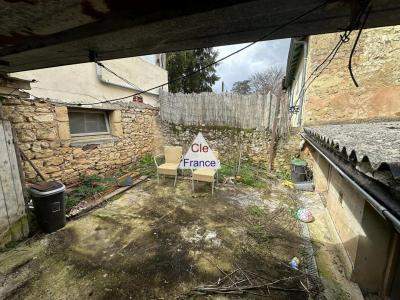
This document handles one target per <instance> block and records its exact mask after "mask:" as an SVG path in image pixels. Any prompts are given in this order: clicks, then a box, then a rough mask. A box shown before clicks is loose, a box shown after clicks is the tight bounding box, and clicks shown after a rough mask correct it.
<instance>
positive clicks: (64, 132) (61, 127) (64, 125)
mask: <svg viewBox="0 0 400 300" xmlns="http://www.w3.org/2000/svg"><path fill="white" fill-rule="evenodd" d="M58 137H59V138H60V140H62V141H66V140H70V139H71V132H70V129H69V123H68V122H58Z"/></svg>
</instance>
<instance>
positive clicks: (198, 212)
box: [0, 180, 308, 299]
mask: <svg viewBox="0 0 400 300" xmlns="http://www.w3.org/2000/svg"><path fill="white" fill-rule="evenodd" d="M197 190H199V192H197V193H195V194H192V192H191V185H190V182H189V181H180V182H179V181H178V185H177V187H176V188H174V187H173V186H172V182H171V181H165V182H163V183H162V184H161V185H157V184H156V182H155V181H153V180H149V181H146V182H143V183H142V184H140V185H138V186H137V187H134V188H133V189H131V190H129V191H127V192H126V193H125V194H123V195H122V196H121V197H119V198H118V199H115V200H114V201H113V202H110V203H109V204H107V205H106V206H105V207H103V208H99V209H97V210H94V211H92V212H91V213H89V214H87V215H85V216H84V217H82V218H80V219H78V220H74V221H71V222H69V223H68V224H67V226H66V227H65V228H64V229H62V230H59V231H58V232H56V233H53V234H50V235H47V236H43V237H42V238H40V239H39V240H37V241H35V242H34V243H32V244H31V245H30V246H29V247H31V248H32V249H34V248H37V249H38V250H37V251H36V252H35V253H36V254H35V256H34V257H35V259H33V258H32V259H27V260H26V262H24V263H22V264H21V262H20V260H19V258H18V257H19V252H18V251H19V248H17V249H15V251H12V252H10V253H8V254H7V255H4V254H3V255H1V256H0V265H1V266H3V265H4V264H7V265H8V266H9V267H7V268H6V269H4V270H3V269H2V270H1V276H2V277H1V278H2V283H3V289H2V290H0V291H1V293H0V299H4V298H7V299H39V298H40V299H89V298H90V299H176V298H177V297H181V298H182V297H184V298H186V296H187V294H186V293H187V292H188V291H190V290H191V289H192V288H193V287H196V286H199V285H204V284H210V283H212V282H215V281H217V280H218V279H221V278H222V277H224V274H223V273H222V272H226V273H229V272H231V271H232V270H234V269H235V268H237V266H238V265H239V266H240V267H241V268H242V269H245V270H249V271H252V272H255V273H257V274H262V275H259V276H262V278H263V279H262V280H266V281H274V280H278V279H282V278H287V277H290V278H291V279H289V280H287V281H285V283H284V285H283V286H284V287H286V288H288V287H289V288H296V289H302V285H301V283H300V278H299V277H298V276H300V277H301V276H304V275H303V274H302V273H301V272H299V271H296V270H292V269H290V268H289V267H288V262H289V261H290V260H291V259H292V257H294V256H297V257H299V258H300V266H302V264H303V261H302V252H303V248H304V247H303V240H302V238H301V237H300V227H299V223H298V221H297V220H296V219H295V218H293V216H292V214H291V209H295V208H296V207H297V200H296V197H295V196H294V193H293V191H291V190H287V189H286V188H283V187H282V186H281V183H280V182H275V183H271V186H270V187H268V188H265V189H254V188H249V187H244V186H222V187H219V188H218V189H217V190H216V193H215V194H214V196H213V197H212V196H211V194H210V187H209V186H208V185H201V184H199V185H198V186H197ZM38 245H40V247H39V246H38ZM29 249H30V248H29ZM29 249H28V250H29ZM292 276H294V277H292ZM303 282H306V281H303ZM246 296H247V295H243V297H242V298H246ZM269 297H271V298H272V299H288V298H290V299H306V298H307V297H308V295H307V293H304V292H301V291H300V292H299V291H296V292H293V291H292V292H290V291H272V290H271V291H270V295H269ZM247 298H248V299H257V296H256V295H248V297H247ZM259 298H260V297H259ZM208 299H225V298H224V297H222V298H221V297H214V298H212V297H210V298H208Z"/></svg>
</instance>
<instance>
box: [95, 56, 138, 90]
mask: <svg viewBox="0 0 400 300" xmlns="http://www.w3.org/2000/svg"><path fill="white" fill-rule="evenodd" d="M95 63H96V64H97V65H98V66H100V67H102V68H104V69H105V70H106V71H108V72H110V73H111V74H113V75H114V76H116V77H118V78H119V79H121V80H122V81H123V82H125V83H127V84H128V85H130V86H132V87H133V88H134V89H136V90H139V91H143V90H142V89H141V88H139V87H138V86H137V85H136V84H134V83H133V82H131V81H129V80H128V79H126V78H124V77H122V76H121V75H118V74H117V73H115V72H114V71H113V70H111V69H110V68H109V67H107V66H105V65H104V64H103V63H102V62H99V61H97V60H96V61H95Z"/></svg>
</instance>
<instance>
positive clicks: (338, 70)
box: [304, 26, 400, 125]
mask: <svg viewBox="0 0 400 300" xmlns="http://www.w3.org/2000/svg"><path fill="white" fill-rule="evenodd" d="M356 35H357V31H354V32H353V33H352V34H351V37H350V42H349V43H346V44H344V45H343V46H342V47H341V49H340V50H339V51H338V53H337V55H336V57H335V59H334V60H333V61H332V63H331V64H330V66H329V67H328V68H326V69H325V71H324V72H323V73H322V74H321V76H319V77H318V78H317V79H316V80H315V81H314V82H313V84H312V85H311V87H310V88H309V89H308V91H307V93H306V104H305V113H304V124H305V125H310V124H323V123H345V122H349V121H354V120H371V119H400V100H399V99H400V59H399V57H400V26H391V27H383V28H376V29H367V30H364V31H363V32H362V35H361V38H360V41H359V43H358V45H357V50H356V52H355V54H354V57H353V72H354V75H355V77H356V79H357V81H358V83H359V85H360V86H359V87H358V88H357V87H355V86H354V84H353V82H352V80H351V77H350V74H349V71H348V69H347V64H348V60H349V55H350V51H351V47H352V46H353V42H354V40H355V37H356ZM338 40H339V33H333V34H323V35H316V36H311V37H310V40H309V50H310V52H309V59H308V65H307V70H308V71H307V73H308V74H307V76H309V74H310V73H311V72H312V70H314V69H315V67H316V66H317V65H319V64H320V63H321V62H322V61H323V60H324V58H325V57H327V56H328V54H329V53H330V52H331V50H332V49H333V48H334V46H335V44H336V43H337V42H338Z"/></svg>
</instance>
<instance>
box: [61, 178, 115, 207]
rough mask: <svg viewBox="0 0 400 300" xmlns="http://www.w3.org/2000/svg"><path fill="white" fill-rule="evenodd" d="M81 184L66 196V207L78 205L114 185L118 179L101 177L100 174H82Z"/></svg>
mask: <svg viewBox="0 0 400 300" xmlns="http://www.w3.org/2000/svg"><path fill="white" fill-rule="evenodd" d="M80 182H81V185H80V186H79V187H78V188H77V189H76V190H74V191H73V192H71V193H70V194H68V195H66V196H65V207H66V209H67V210H69V209H71V208H72V207H74V206H75V205H77V204H78V203H79V202H80V201H82V200H83V199H85V198H88V197H91V196H93V195H95V194H97V193H101V192H103V191H104V190H106V189H107V188H108V187H110V186H112V185H114V184H115V183H116V180H115V179H114V178H110V177H101V176H98V175H91V176H81V177H80Z"/></svg>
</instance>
